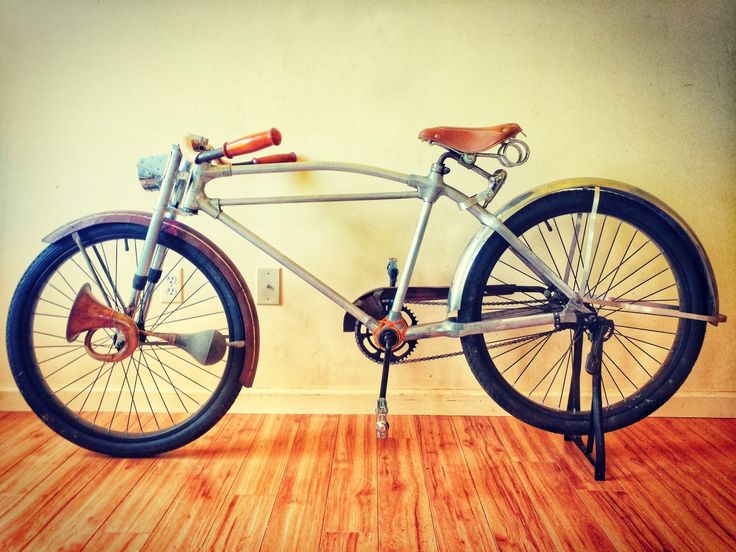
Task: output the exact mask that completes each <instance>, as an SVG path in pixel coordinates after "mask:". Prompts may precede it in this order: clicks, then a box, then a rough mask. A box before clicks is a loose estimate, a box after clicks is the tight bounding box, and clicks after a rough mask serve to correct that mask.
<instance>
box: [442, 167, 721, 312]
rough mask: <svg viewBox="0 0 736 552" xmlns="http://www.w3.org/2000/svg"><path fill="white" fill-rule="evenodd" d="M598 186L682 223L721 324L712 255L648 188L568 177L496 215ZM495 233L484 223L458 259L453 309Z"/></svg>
mask: <svg viewBox="0 0 736 552" xmlns="http://www.w3.org/2000/svg"><path fill="white" fill-rule="evenodd" d="M594 188H600V190H601V191H604V192H610V193H614V194H621V195H624V196H626V197H628V198H630V199H633V200H635V201H638V202H640V203H642V204H643V205H647V206H650V207H651V206H654V207H656V208H657V209H659V210H660V212H661V213H662V215H663V216H664V217H665V218H667V220H668V222H669V223H670V224H671V225H673V226H679V227H680V228H681V229H682V231H683V232H684V233H685V235H686V236H687V238H688V239H689V240H690V243H691V244H692V246H693V249H694V251H696V252H697V254H698V256H699V258H700V264H701V270H702V276H703V281H704V282H706V283H707V286H708V296H707V304H706V312H705V313H703V314H707V315H708V316H711V317H713V320H711V323H712V324H714V325H717V324H718V321H722V320H723V318H722V317H721V315H719V313H718V287H717V286H716V278H715V275H714V274H713V267H712V266H711V264H710V261H709V260H708V255H707V254H706V253H705V249H704V248H703V245H702V244H701V243H700V240H698V237H697V236H696V235H695V232H693V230H692V228H690V226H689V225H688V224H687V222H685V220H684V219H683V218H682V217H681V216H680V215H678V214H677V213H676V212H675V211H674V210H673V209H672V208H671V207H669V206H668V205H667V204H665V203H664V202H662V201H661V200H660V199H658V198H656V197H654V196H653V195H652V194H650V193H648V192H645V191H644V190H641V189H639V188H636V187H635V186H631V185H629V184H624V183H623V182H617V181H615V180H607V179H603V178H570V179H565V180H556V181H554V182H550V183H548V184H543V185H541V186H539V187H537V188H534V189H532V190H529V191H528V192H525V193H523V194H521V195H519V196H517V197H515V198H514V199H512V200H511V201H509V202H508V203H506V205H504V206H503V207H501V209H500V210H499V211H497V212H496V213H495V214H496V216H497V217H498V218H499V219H501V220H502V221H505V220H507V219H508V218H509V217H511V216H512V215H513V214H515V213H517V212H518V211H520V210H521V209H523V208H524V207H526V206H527V205H529V204H531V203H533V202H534V201H537V200H538V199H540V198H542V197H545V196H548V195H551V194H555V193H558V192H563V191H569V190H593V189H594ZM493 232H494V231H493V229H492V228H490V227H488V226H483V227H481V229H480V230H478V232H477V233H476V234H475V236H473V238H471V240H470V242H468V245H467V246H466V248H465V251H464V252H463V254H462V256H461V257H460V260H459V261H458V264H457V267H456V269H455V274H454V276H453V278H452V284H451V285H450V292H449V294H448V311H449V312H454V311H457V310H458V309H460V303H461V301H462V297H463V292H464V290H465V282H466V280H467V278H468V274H469V273H470V268H471V266H472V265H473V261H474V259H475V257H476V256H477V255H478V253H479V252H480V250H481V248H482V247H483V244H485V243H486V241H487V240H488V238H490V237H491V235H492V234H493Z"/></svg>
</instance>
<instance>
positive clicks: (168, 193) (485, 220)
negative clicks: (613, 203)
mask: <svg viewBox="0 0 736 552" xmlns="http://www.w3.org/2000/svg"><path fill="white" fill-rule="evenodd" d="M182 152H183V154H182ZM446 157H447V154H444V155H443V156H442V157H441V158H440V160H438V161H437V162H435V163H433V164H432V166H431V168H430V171H429V173H428V175H427V176H420V175H414V174H404V173H400V172H396V171H391V170H386V169H381V168H378V167H372V166H366V165H358V164H351V163H340V162H296V163H274V164H241V165H237V164H221V165H218V164H215V165H210V164H202V165H195V164H194V155H193V151H191V149H190V148H187V144H186V142H183V143H182V145H181V148H180V147H179V146H173V147H172V150H171V153H170V156H169V161H168V164H167V168H166V171H165V174H164V178H163V180H162V183H161V195H160V198H159V201H158V203H157V205H156V208H155V210H154V213H153V216H152V219H151V225H150V227H149V231H148V235H147V237H146V242H145V245H144V248H143V252H142V254H141V259H140V263H139V266H138V270H137V271H136V276H135V278H134V286H133V287H134V291H133V295H132V296H131V300H130V302H129V306H128V309H127V311H128V312H131V313H132V312H134V311H135V309H136V307H137V306H138V303H139V301H141V298H142V300H143V301H144V305H143V307H144V308H142V309H141V311H140V312H141V313H142V314H141V315H139V316H140V317H141V318H143V319H144V318H145V312H146V311H147V304H146V303H147V297H146V296H145V294H143V290H144V289H145V284H146V281H147V279H149V280H151V278H150V277H149V276H148V275H149V274H154V275H155V273H156V271H160V269H161V266H162V264H163V260H164V257H165V251H164V250H163V249H162V248H157V247H156V239H157V236H158V232H159V230H160V227H161V224H162V221H163V218H164V216H166V217H168V218H171V219H173V218H175V217H176V216H177V214H178V213H184V214H196V213H197V212H199V211H202V212H204V213H206V214H207V215H209V216H210V217H212V218H214V219H216V220H218V221H220V222H222V223H223V224H224V225H225V226H227V227H228V228H230V229H231V230H233V231H234V232H236V233H237V234H238V235H240V236H241V237H243V238H244V239H246V240H247V241H248V242H250V243H251V244H253V245H254V246H256V247H257V248H258V249H260V250H261V251H263V252H264V253H266V254H267V255H268V256H270V257H271V258H273V259H274V260H276V261H277V262H279V263H280V264H281V265H283V266H284V267H286V268H287V269H288V270H290V271H291V272H292V273H293V274H295V275H296V276H298V277H299V278H301V279H302V280H304V281H305V282H306V283H308V284H309V285H311V286H312V287H313V288H315V289H316V290H317V291H319V292H320V293H322V294H323V295H324V296H326V297H327V298H328V299H330V300H331V301H333V302H334V303H335V304H337V305H338V306H339V307H340V308H342V309H343V310H344V311H345V312H346V313H348V314H349V315H351V316H353V317H354V318H355V319H356V320H358V321H360V322H361V323H362V324H364V325H365V326H366V327H367V328H368V329H369V330H371V331H374V330H376V328H378V326H379V323H380V321H379V320H376V319H375V318H374V317H373V316H371V315H370V314H369V313H367V312H365V311H364V310H362V309H361V308H359V307H358V306H356V305H355V304H354V303H353V302H352V301H350V300H348V299H347V298H345V297H344V296H342V295H341V294H340V293H338V292H337V291H335V290H334V289H332V288H331V287H330V286H328V285H327V284H326V283H325V282H323V281H322V280H320V279H319V278H317V277H316V276H315V275H314V274H312V273H310V272H309V271H307V270H306V269H305V268H304V267H302V266H301V265H299V264H298V263H297V262H295V261H294V260H292V259H291V258H289V257H288V256H287V255H285V254H284V253H282V252H281V251H279V250H278V249H276V248H275V247H273V246H272V245H271V244H269V243H268V242H267V241H265V240H264V239H262V238H261V237H259V236H258V235H256V234H255V233H253V232H252V231H251V230H249V229H248V228H246V227H245V226H244V225H242V224H241V223H240V222H238V221H237V220H236V219H235V218H233V217H232V216H230V215H229V214H227V213H226V212H225V211H224V210H223V208H224V207H230V206H243V205H276V204H297V203H327V202H352V201H379V200H399V199H419V200H421V202H422V205H421V208H420V211H419V215H418V220H417V223H416V227H415V229H414V234H413V238H412V241H411V245H410V247H409V251H408V253H407V257H406V261H405V264H404V268H403V271H402V272H401V274H400V278H399V280H398V282H397V289H396V294H395V297H394V301H393V304H392V306H391V309H390V311H389V314H388V317H387V318H388V319H389V320H391V321H397V320H399V318H400V317H401V314H400V312H401V309H402V307H403V304H404V299H405V297H406V293H407V290H408V288H409V285H410V282H411V277H412V274H413V271H414V267H415V265H416V261H417V258H418V256H419V252H420V249H421V245H422V242H423V238H424V233H425V230H426V228H427V224H428V222H429V218H430V215H431V211H432V207H433V205H434V203H435V202H436V201H437V200H438V199H439V198H441V197H445V198H447V199H449V200H450V201H452V202H454V203H455V204H456V205H458V207H459V208H460V210H463V211H466V212H467V213H469V214H470V215H472V216H473V217H475V218H476V219H477V220H478V221H479V222H480V223H481V225H482V227H484V228H485V229H487V230H488V232H489V233H490V232H496V233H497V234H499V235H500V236H501V237H502V238H503V239H504V240H506V241H507V242H508V243H509V246H510V248H511V250H512V251H513V252H514V254H515V255H516V256H517V257H518V258H519V259H520V260H521V261H522V262H523V263H524V264H525V265H526V266H527V267H528V268H529V269H530V270H531V271H532V272H533V273H534V274H535V275H536V276H538V277H539V278H540V279H541V280H542V281H543V282H544V283H545V284H546V285H548V286H549V287H550V288H554V289H555V290H557V292H558V293H560V294H561V295H563V296H564V297H566V298H567V299H568V300H569V301H568V303H567V305H566V306H565V307H564V308H563V309H561V310H560V312H554V313H543V314H533V315H523V316H515V317H507V318H503V317H499V316H498V315H495V316H494V315H484V316H482V318H481V320H479V321H477V322H469V323H461V322H458V321H457V320H456V319H455V318H454V317H452V316H451V315H452V311H451V310H448V315H447V317H446V318H445V320H442V321H438V322H430V323H426V324H417V325H413V326H410V327H409V328H408V329H407V331H406V335H405V339H407V340H416V339H422V338H430V337H462V336H466V335H472V334H480V333H487V332H493V331H499V330H508V329H516V328H528V327H535V326H553V327H559V326H560V324H562V323H574V322H576V320H577V316H578V314H579V313H583V314H590V313H592V312H593V311H592V310H591V309H590V308H588V307H587V306H586V305H585V303H586V302H587V303H595V302H596V301H597V302H598V303H601V304H607V305H615V306H619V307H621V308H622V309H625V310H630V311H634V312H645V313H649V314H655V315H663V316H675V317H682V318H692V319H699V320H707V321H710V322H713V317H708V316H705V315H698V314H693V313H683V312H679V311H673V310H671V308H667V306H660V305H657V304H634V303H627V302H625V300H622V301H607V300H595V299H593V298H591V297H584V296H582V295H581V294H580V293H578V292H576V291H574V290H573V289H572V288H571V287H570V285H569V284H568V283H567V281H566V280H567V277H566V276H565V277H564V278H561V277H560V276H559V275H558V274H557V273H556V272H555V271H554V270H552V269H551V268H550V267H549V266H547V265H546V264H545V263H544V262H543V261H542V260H541V259H539V257H538V256H537V255H536V254H534V252H532V251H531V250H530V249H529V248H528V247H527V246H526V245H525V244H524V243H523V242H522V241H521V240H520V239H519V238H517V237H516V236H515V235H514V233H513V232H512V231H511V230H509V229H508V227H506V226H505V225H504V224H503V222H502V221H501V220H500V219H499V218H498V217H497V216H496V215H494V214H493V213H491V212H489V211H488V210H487V209H486V208H485V207H484V206H481V205H479V201H478V199H477V196H468V195H465V194H464V193H462V192H461V191H459V190H457V189H455V188H453V187H452V186H449V185H448V184H446V183H445V181H444V175H445V174H447V173H448V172H449V170H448V169H447V168H446V166H445V164H444V159H445V158H446ZM473 166H474V165H473ZM305 171H337V172H346V173H352V174H360V175H366V176H371V177H375V178H379V179H384V180H389V181H393V182H398V183H400V184H404V185H406V186H408V187H409V188H412V190H411V191H405V192H377V193H356V194H330V195H299V196H282V197H245V198H228V199H221V198H211V197H209V196H207V194H206V193H205V187H206V185H207V183H209V182H210V181H212V180H214V179H217V178H225V177H231V176H246V175H255V174H274V173H292V172H305ZM495 191H497V190H495ZM599 194H600V189H599V188H595V192H594V200H593V204H592V206H591V213H590V216H592V217H595V216H596V211H597V206H598V197H599ZM493 195H495V193H493V194H490V197H489V196H488V195H486V196H484V197H483V199H485V200H486V201H490V199H492V198H493ZM172 204H175V205H176V208H171V205H172ZM480 234H483V233H480ZM587 241H588V243H589V244H590V243H592V239H591V237H590V236H589V238H588V240H587ZM590 254H591V252H590V247H588V251H586V252H585V259H584V266H585V267H589V260H590ZM471 262H472V258H467V257H466V256H463V257H462V258H461V259H460V264H459V265H458V267H457V268H456V275H457V274H463V275H466V274H467V271H468V269H469V265H470V263H471ZM583 279H584V280H585V279H586V274H585V272H584V276H583ZM454 288H455V282H453V289H454ZM460 289H462V286H460ZM584 289H585V285H584V283H583V285H582V286H581V290H584ZM451 293H452V290H451ZM453 304H454V305H458V304H459V298H455V300H454V301H451V302H450V305H453Z"/></svg>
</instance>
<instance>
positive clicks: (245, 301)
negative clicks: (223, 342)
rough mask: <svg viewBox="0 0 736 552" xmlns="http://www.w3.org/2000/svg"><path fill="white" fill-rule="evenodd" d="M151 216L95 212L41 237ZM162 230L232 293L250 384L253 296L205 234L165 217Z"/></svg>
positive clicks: (254, 357) (255, 340)
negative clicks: (193, 252) (208, 265)
mask: <svg viewBox="0 0 736 552" xmlns="http://www.w3.org/2000/svg"><path fill="white" fill-rule="evenodd" d="M150 222H151V215H150V214H148V213H143V212H138V211H109V212H105V213H97V214H94V215H88V216H86V217H82V218H79V219H77V220H74V221H72V222H69V223H67V224H65V225H64V226H62V227H61V228H58V229H56V230H54V231H53V232H51V233H50V234H49V235H47V236H46V237H44V238H43V241H44V242H45V243H55V242H57V241H59V240H62V239H64V238H65V237H67V236H69V235H71V234H73V233H74V232H79V231H80V230H84V229H85V228H89V227H91V226H95V225H98V224H112V223H130V224H138V225H141V226H145V227H148V225H149V224H150ZM161 231H162V232H165V233H166V234H169V235H171V236H176V237H177V238H180V239H181V240H183V241H184V242H186V243H188V244H189V245H191V246H193V247H195V248H196V249H198V250H199V251H200V252H202V254H204V255H206V256H207V257H208V258H209V259H210V260H211V261H212V262H213V263H214V264H215V266H216V267H217V268H218V270H219V271H220V273H221V274H222V276H223V277H224V278H225V280H226V281H227V283H228V285H229V286H230V289H232V291H233V294H234V295H235V297H236V299H237V302H238V308H239V310H240V313H241V315H242V318H243V325H244V328H245V355H244V357H243V366H242V368H241V372H240V383H241V384H242V385H243V386H244V387H252V386H253V379H254V378H255V375H256V368H257V366H258V351H259V345H260V333H259V328H258V315H257V313H256V306H255V302H254V301H253V296H252V295H251V293H250V289H248V285H247V284H246V283H245V280H244V279H243V276H242V274H241V273H240V271H239V270H238V269H237V267H236V266H235V264H234V263H233V262H232V261H231V260H230V259H229V258H228V257H227V256H226V255H225V253H223V252H222V250H221V249H220V248H219V247H217V246H216V245H215V244H214V243H212V241H210V240H209V239H208V238H207V237H205V236H204V235H202V234H201V233H200V232H197V231H196V230H194V229H192V228H190V227H188V226H186V225H184V224H182V223H181V222H179V221H177V220H169V219H164V222H163V225H162V227H161Z"/></svg>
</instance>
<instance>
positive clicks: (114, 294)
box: [7, 223, 251, 457]
mask: <svg viewBox="0 0 736 552" xmlns="http://www.w3.org/2000/svg"><path fill="white" fill-rule="evenodd" d="M146 231H147V228H146V227H145V226H143V225H139V224H128V223H115V224H100V225H97V226H92V227H90V228H86V229H84V230H82V231H80V233H79V234H80V239H81V243H82V248H81V249H80V247H79V246H78V245H77V244H76V243H75V242H74V241H73V240H72V238H71V237H67V238H64V239H63V240H61V241H59V242H56V243H54V244H52V245H50V246H49V247H48V248H47V249H46V250H44V251H43V252H42V253H41V254H40V255H39V256H38V258H37V259H36V260H35V261H34V262H33V264H32V265H31V266H30V267H29V269H28V270H27V271H26V273H25V275H24V276H23V278H22V279H21V281H20V283H19V285H18V288H17V289H16V292H15V295H14V297H13V301H12V303H11V307H10V312H9V316H8V331H7V345H8V354H9V358H10V365H11V370H12V373H13V376H14V378H15V381H16V383H17V385H18V387H19V389H20V391H21V393H22V394H23V396H24V398H25V399H26V401H27V402H28V404H29V406H30V407H31V408H32V409H33V411H34V412H35V413H36V414H37V415H38V416H39V417H40V418H41V419H42V420H43V421H44V422H45V423H46V424H47V425H48V426H49V427H51V429H53V430H54V431H56V432H57V433H58V434H60V435H61V436H62V437H64V438H66V439H68V440H70V441H72V442H74V443H76V444H77V445H80V446H82V447H85V448H88V449H90V450H94V451H97V452H100V453H104V454H108V455H112V456H127V457H138V456H149V455H154V454H159V453H162V452H165V451H168V450H172V449H174V448H177V447H180V446H182V445H184V444H186V443H188V442H190V441H192V440H194V439H196V438H197V437H199V436H200V435H202V434H204V433H205V432H206V431H207V430H209V429H210V428H211V427H212V426H213V425H214V424H215V423H216V422H217V421H218V420H219V419H220V418H221V417H222V416H223V415H224V414H225V412H227V410H228V408H229V407H230V406H231V405H232V403H233V401H234V400H235V398H236V397H237V395H238V392H239V390H240V387H241V386H240V382H239V374H240V369H241V367H242V365H243V355H244V349H243V348H236V347H228V348H227V351H226V353H225V357H224V358H223V359H222V360H221V361H220V362H218V363H215V364H212V365H206V366H205V365H203V364H201V363H200V362H198V361H197V360H195V359H194V358H193V357H192V356H190V355H189V354H188V353H187V352H185V351H184V350H182V349H180V348H177V347H174V346H171V345H165V344H163V343H162V341H161V340H160V339H145V340H143V339H142V340H141V342H140V344H139V346H138V348H137V349H136V350H135V351H134V352H133V354H132V355H131V356H130V357H128V358H126V359H124V360H122V361H119V362H102V361H100V360H95V359H93V358H92V357H91V356H89V355H88V354H87V351H86V349H85V346H84V343H83V339H84V335H81V336H80V337H78V338H77V340H76V341H75V342H72V343H68V342H67V340H66V324H67V320H68V318H69V312H70V309H71V305H72V302H73V300H74V298H75V296H76V294H77V292H78V291H79V289H80V288H81V287H82V286H83V285H84V284H90V285H91V288H92V291H93V294H94V295H95V297H96V298H97V299H98V300H99V301H100V302H103V303H107V304H109V305H111V306H112V308H113V309H115V310H117V311H122V309H123V301H124V300H127V297H128V293H129V292H130V283H131V282H132V278H133V274H134V272H135V269H136V266H137V263H138V256H139V253H140V252H141V250H142V245H143V241H144V239H145V236H146ZM158 243H159V246H160V247H164V248H166V249H167V253H166V258H165V264H164V267H163V268H164V271H163V276H162V278H161V280H160V282H159V284H158V285H157V286H156V288H155V289H153V292H152V295H151V307H150V309H149V311H148V315H147V317H146V326H145V329H146V330H150V331H154V332H159V333H176V334H191V333H196V332H200V331H203V330H217V331H219V332H220V333H222V334H223V335H225V336H226V337H227V338H228V339H229V340H230V341H243V340H244V335H245V330H244V321H243V319H242V315H241V313H240V310H239V308H238V304H237V299H236V296H235V295H234V293H233V291H232V290H231V289H230V287H229V285H228V283H227V281H226V280H225V278H224V277H223V275H222V274H221V273H220V272H219V271H218V269H217V267H216V266H215V265H214V263H213V262H212V261H211V260H210V259H209V258H208V257H207V256H206V255H204V254H203V253H202V252H201V251H200V250H198V249H197V248H196V247H194V246H192V245H191V244H189V243H187V242H185V241H183V240H181V239H180V238H177V237H175V236H172V235H168V234H165V233H161V235H160V237H159V242H158ZM82 249H83V250H82ZM123 290H125V291H123ZM92 346H93V348H94V349H95V350H96V351H97V352H100V353H103V354H109V353H110V352H114V351H115V336H114V332H113V331H111V330H105V329H103V330H100V331H98V332H96V333H95V334H94V337H93V341H92ZM247 346H251V344H246V347H247Z"/></svg>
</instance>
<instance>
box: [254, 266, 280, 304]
mask: <svg viewBox="0 0 736 552" xmlns="http://www.w3.org/2000/svg"><path fill="white" fill-rule="evenodd" d="M256 302H257V303H258V304H259V305H280V304H281V269H280V268H259V269H258V293H257V297H256Z"/></svg>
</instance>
